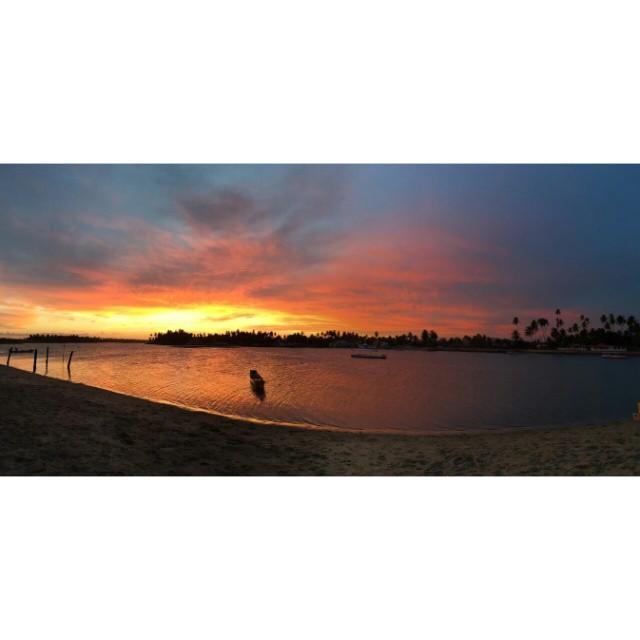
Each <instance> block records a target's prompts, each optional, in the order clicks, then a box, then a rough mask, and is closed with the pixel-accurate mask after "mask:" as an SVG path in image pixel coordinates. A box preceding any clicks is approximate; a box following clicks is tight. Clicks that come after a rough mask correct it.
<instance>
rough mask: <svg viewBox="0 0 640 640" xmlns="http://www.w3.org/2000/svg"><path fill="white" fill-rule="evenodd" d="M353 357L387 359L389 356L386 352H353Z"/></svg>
mask: <svg viewBox="0 0 640 640" xmlns="http://www.w3.org/2000/svg"><path fill="white" fill-rule="evenodd" d="M351 357H352V358H365V359H367V360H386V359H387V356H386V355H385V354H384V353H352V354H351Z"/></svg>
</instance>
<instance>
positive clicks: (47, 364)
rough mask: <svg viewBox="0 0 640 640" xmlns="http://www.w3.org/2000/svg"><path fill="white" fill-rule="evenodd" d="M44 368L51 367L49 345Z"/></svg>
mask: <svg viewBox="0 0 640 640" xmlns="http://www.w3.org/2000/svg"><path fill="white" fill-rule="evenodd" d="M44 368H45V369H48V368H49V347H47V355H46V356H45V360H44Z"/></svg>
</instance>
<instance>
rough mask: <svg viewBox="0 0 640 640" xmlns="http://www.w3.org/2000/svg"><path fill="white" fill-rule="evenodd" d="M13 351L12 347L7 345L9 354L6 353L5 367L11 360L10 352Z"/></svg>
mask: <svg viewBox="0 0 640 640" xmlns="http://www.w3.org/2000/svg"><path fill="white" fill-rule="evenodd" d="M12 353H13V347H9V354H8V355H7V367H8V366H9V363H10V362H11V354H12Z"/></svg>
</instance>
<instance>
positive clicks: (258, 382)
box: [249, 369, 264, 387]
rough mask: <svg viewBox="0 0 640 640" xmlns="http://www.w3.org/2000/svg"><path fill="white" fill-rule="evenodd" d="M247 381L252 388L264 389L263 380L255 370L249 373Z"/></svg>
mask: <svg viewBox="0 0 640 640" xmlns="http://www.w3.org/2000/svg"><path fill="white" fill-rule="evenodd" d="M249 380H250V381H251V384H252V385H253V386H254V387H264V378H263V377H262V376H261V375H260V374H259V373H258V372H257V370H256V369H251V370H250V371H249Z"/></svg>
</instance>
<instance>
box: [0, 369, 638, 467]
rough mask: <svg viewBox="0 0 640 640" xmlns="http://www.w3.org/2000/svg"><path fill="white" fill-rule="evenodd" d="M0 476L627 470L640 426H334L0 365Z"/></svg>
mask: <svg viewBox="0 0 640 640" xmlns="http://www.w3.org/2000/svg"><path fill="white" fill-rule="evenodd" d="M0 406H1V407H2V421H1V422H2V424H1V425H0V474H2V475H38V474H41V475H120V474H122V475H259V476H265V475H405V476H414V475H465V476H466V475H637V474H639V473H640V455H639V454H640V425H638V424H637V423H634V422H631V421H628V422H626V421H625V422H611V423H607V424H593V425H584V426H571V427H548V428H544V427H542V428H537V429H526V430H512V431H506V432H505V431H501V432H495V433H474V434H463V433H461V434H453V435H417V434H416V435H408V434H399V435H395V434H389V433H374V432H361V433H357V432H339V431H335V430H332V431H325V430H316V429H304V428H300V427H287V426H280V425H267V424H256V423H252V422H246V421H242V420H235V419H231V418H226V417H223V416H218V415H214V414H208V413H202V412H193V411H189V410H187V409H182V408H179V407H176V406H172V405H166V404H160V403H155V402H151V401H148V400H143V399H140V398H135V397H132V396H125V395H121V394H118V393H114V392H111V391H105V390H102V389H98V388H95V387H89V386H86V385H83V384H78V383H72V382H67V381H62V380H57V379H52V378H47V377H45V376H41V375H33V374H30V373H26V372H24V371H20V370H17V369H13V368H11V367H6V366H0Z"/></svg>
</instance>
